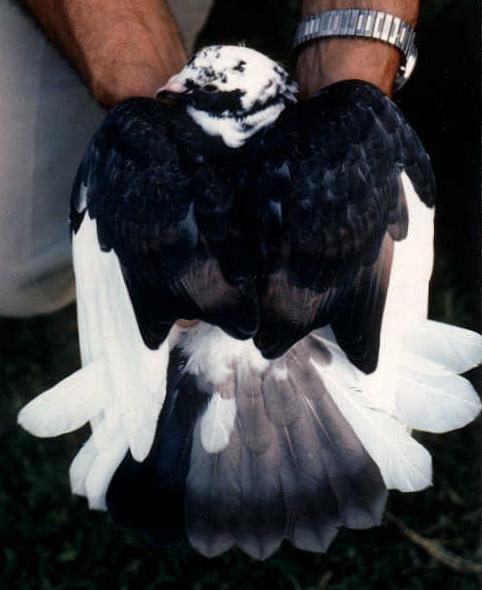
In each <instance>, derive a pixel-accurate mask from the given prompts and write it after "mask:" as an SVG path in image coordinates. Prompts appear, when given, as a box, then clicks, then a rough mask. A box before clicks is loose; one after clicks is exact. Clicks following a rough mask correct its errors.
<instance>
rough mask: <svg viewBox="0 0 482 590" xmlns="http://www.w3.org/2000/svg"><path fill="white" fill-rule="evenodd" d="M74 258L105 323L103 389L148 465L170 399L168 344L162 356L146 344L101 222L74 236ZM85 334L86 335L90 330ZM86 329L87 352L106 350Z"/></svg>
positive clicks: (88, 298) (87, 300) (87, 298)
mask: <svg viewBox="0 0 482 590" xmlns="http://www.w3.org/2000/svg"><path fill="white" fill-rule="evenodd" d="M73 252H74V265H75V269H76V272H77V269H79V275H78V276H77V291H78V293H79V294H80V299H81V301H82V305H83V306H84V305H85V308H87V309H89V310H90V309H92V310H96V315H97V318H98V319H99V323H98V325H97V327H96V329H97V331H98V332H100V337H101V341H102V345H101V346H102V348H103V351H104V354H105V357H106V368H107V379H104V381H103V383H102V387H103V389H104V390H105V391H109V392H110V394H111V396H113V399H114V400H115V404H116V405H117V407H118V411H119V414H120V416H121V417H122V421H123V424H124V429H125V432H126V435H127V439H128V441H129V447H130V449H131V452H132V454H133V456H134V458H135V459H137V460H138V461H142V460H143V459H144V458H145V457H146V456H147V454H148V452H149V449H150V448H151V445H152V441H153V439H154V434H155V429H156V423H157V418H158V416H159V413H160V411H161V408H162V404H163V401H164V397H165V393H166V375H167V363H168V358H169V348H168V343H167V342H166V341H165V342H164V343H162V344H161V346H160V347H159V348H158V349H157V350H149V349H148V348H147V346H146V345H145V344H144V342H143V340H142V338H141V335H140V332H139V327H138V325H137V321H136V318H135V314H134V310H133V308H132V303H131V301H130V298H129V294H128V292H127V288H126V286H125V283H124V279H123V275H122V271H121V268H120V265H119V262H118V259H117V257H116V255H115V253H114V252H113V251H110V252H102V251H101V250H100V247H99V244H98V241H97V228H96V222H95V220H93V219H90V218H89V216H88V215H86V216H85V217H84V220H83V221H82V223H81V225H80V228H79V230H78V231H77V233H76V234H75V235H74V238H73ZM87 269H88V270H87ZM86 270H87V273H86ZM89 279H90V280H89ZM93 315H94V314H93ZM79 328H80V331H81V333H83V332H84V325H83V324H80V325H79ZM85 329H86V330H88V336H87V337H84V336H82V339H84V338H85V340H88V339H89V338H92V339H93V340H94V345H93V346H87V348H88V349H89V350H90V351H92V350H93V349H94V348H100V346H99V344H98V343H97V342H96V340H97V339H98V338H99V337H98V336H95V331H96V330H94V329H92V326H91V325H87V326H85ZM91 335H92V336H91ZM85 340H84V341H85ZM84 348H85V346H84ZM90 354H92V352H90Z"/></svg>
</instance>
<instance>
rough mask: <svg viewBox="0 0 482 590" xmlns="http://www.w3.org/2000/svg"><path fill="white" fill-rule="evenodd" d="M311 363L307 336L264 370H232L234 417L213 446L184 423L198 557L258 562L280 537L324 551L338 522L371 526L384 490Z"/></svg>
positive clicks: (325, 359) (189, 509) (190, 522)
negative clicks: (236, 551) (239, 555)
mask: <svg viewBox="0 0 482 590" xmlns="http://www.w3.org/2000/svg"><path fill="white" fill-rule="evenodd" d="M313 362H315V363H318V364H320V363H329V362H330V353H329V351H328V350H327V349H326V348H325V347H324V345H323V344H322V342H321V341H320V340H319V339H318V338H317V337H315V336H313V335H308V336H307V337H305V338H304V339H303V340H301V341H300V342H298V343H297V344H296V345H295V346H293V347H292V348H291V349H290V350H289V351H288V352H287V353H286V354H285V355H283V356H282V357H281V358H279V359H276V360H275V361H272V362H271V363H270V365H269V367H268V369H267V370H266V371H265V372H264V373H261V374H260V373H255V372H254V371H253V372H251V371H249V370H247V369H246V368H245V365H243V367H244V368H241V367H237V368H236V369H235V375H234V380H233V383H232V388H233V390H234V395H235V400H236V406H237V416H236V420H235V425H234V429H233V431H232V433H231V437H230V440H229V443H228V445H227V446H226V447H225V448H224V449H223V450H221V451H219V452H217V453H209V452H208V451H206V450H205V449H204V447H203V445H202V442H201V434H200V418H199V417H198V419H197V424H196V425H195V427H194V430H193V438H192V447H191V457H190V464H189V470H188V474H187V479H186V488H185V519H186V520H185V524H186V532H187V536H188V538H189V540H190V542H191V544H192V545H193V546H194V547H195V548H196V549H197V550H198V551H199V552H200V553H202V554H203V555H206V556H209V557H212V556H216V555H219V554H221V553H223V552H225V551H226V550H228V549H229V548H231V547H233V546H238V547H240V548H241V549H242V550H243V551H245V552H246V553H247V554H248V555H250V556H252V557H254V558H257V559H265V558H267V557H269V556H270V555H271V554H272V553H273V552H274V551H276V549H277V548H278V547H279V546H280V544H281V542H282V540H283V539H288V540H289V541H290V542H291V543H292V544H293V545H295V546H296V547H298V548H300V549H305V550H308V551H314V552H325V551H326V549H327V548H328V546H329V545H330V543H331V541H332V540H333V538H334V537H335V535H336V533H337V531H338V529H339V528H340V527H342V526H344V527H348V528H353V529H363V528H369V527H372V526H376V525H378V524H380V522H381V519H382V516H383V510H384V506H385V502H386V496H387V490H386V488H385V486H384V484H383V480H382V477H381V475H380V472H379V469H378V467H377V466H376V465H375V463H374V462H373V460H372V459H371V458H370V456H369V455H368V453H367V452H366V450H365V449H364V448H363V446H362V444H361V442H360V441H359V439H358V438H357V437H356V435H355V433H354V432H353V430H352V428H351V426H350V425H349V424H348V422H347V421H346V419H345V418H344V417H343V415H342V414H341V412H340V410H339V409H338V407H337V406H336V405H335V403H334V401H333V400H332V398H331V396H330V395H329V393H328V392H327V390H326V388H325V387H324V384H323V381H322V379H321V377H320V375H319V373H318V372H317V371H316V369H315V367H314V365H313Z"/></svg>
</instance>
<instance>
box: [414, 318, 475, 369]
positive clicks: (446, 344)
mask: <svg viewBox="0 0 482 590" xmlns="http://www.w3.org/2000/svg"><path fill="white" fill-rule="evenodd" d="M404 346H405V348H406V349H407V350H409V351H410V352H412V353H413V354H416V355H418V356H421V357H424V358H426V359H428V360H431V361H433V362H434V363H437V364H439V365H440V366H442V367H445V368H446V369H448V370H449V371H452V372H454V373H458V374H461V373H465V371H468V370H469V369H472V368H473V367H476V366H477V365H479V364H480V363H481V362H482V336H481V335H480V334H477V333H476V332H472V331H471V330H466V329H464V328H459V327H457V326H449V325H448V324H443V323H441V322H435V321H433V320H427V321H425V322H423V323H419V324H417V325H416V326H414V327H413V328H411V329H410V330H408V332H407V334H406V335H405V340H404Z"/></svg>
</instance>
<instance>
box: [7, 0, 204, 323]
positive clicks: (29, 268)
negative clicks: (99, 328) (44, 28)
mask: <svg viewBox="0 0 482 590" xmlns="http://www.w3.org/2000/svg"><path fill="white" fill-rule="evenodd" d="M210 4H211V1H210V0H202V1H200V0H183V1H181V2H179V1H178V0H172V2H171V5H172V8H173V11H174V13H175V15H176V17H177V19H178V22H179V26H180V28H181V31H182V32H183V33H184V36H185V39H186V43H187V46H188V47H190V46H191V44H192V41H193V39H194V36H195V34H196V31H197V30H198V28H199V27H200V26H201V24H202V22H203V20H204V19H205V17H206V14H207V12H208V9H209V6H210ZM103 116H104V112H103V111H102V109H101V108H100V107H99V106H98V105H97V104H96V103H95V102H94V100H93V99H92V98H91V97H90V95H89V93H88V91H87V89H86V87H85V86H84V85H83V83H82V82H81V81H80V78H79V77H78V76H77V74H76V73H75V72H74V71H73V69H72V68H71V67H70V65H69V64H68V63H67V62H66V61H65V60H64V59H63V58H62V57H61V56H60V54H59V53H58V52H57V50H56V49H54V48H53V47H52V46H51V45H50V43H49V42H48V41H47V40H46V39H45V37H44V36H43V34H42V33H41V32H40V30H39V29H38V28H37V26H36V25H35V23H34V22H33V20H32V19H31V17H30V16H29V15H28V14H27V13H26V12H25V11H24V10H23V9H22V8H20V7H19V5H18V4H17V2H15V1H13V0H2V2H0V315H6V316H16V317H25V316H31V315H35V314H40V313H48V312H51V311H55V310H57V309H59V308H61V307H62V306H64V305H66V304H67V303H69V302H70V301H72V299H73V297H74V288H73V274H72V269H71V252H70V235H69V227H68V210H69V199H70V191H71V186H72V182H73V179H74V176H75V172H76V169H77V166H78V165H79V162H80V159H81V157H82V153H83V151H84V150H85V147H86V145H87V142H88V141H89V139H90V137H91V136H92V134H93V133H94V131H95V129H96V127H97V126H98V125H99V123H100V121H101V120H102V117H103Z"/></svg>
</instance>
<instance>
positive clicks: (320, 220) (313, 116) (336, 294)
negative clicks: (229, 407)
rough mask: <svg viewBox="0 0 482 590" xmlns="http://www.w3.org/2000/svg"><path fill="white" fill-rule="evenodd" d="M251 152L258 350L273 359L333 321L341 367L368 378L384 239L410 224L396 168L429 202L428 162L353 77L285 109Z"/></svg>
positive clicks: (374, 94)
mask: <svg viewBox="0 0 482 590" xmlns="http://www.w3.org/2000/svg"><path fill="white" fill-rule="evenodd" d="M260 149H261V152H262V153H264V154H266V157H265V159H264V161H263V163H262V165H261V166H260V168H259V170H258V174H257V177H256V180H255V181H254V186H253V189H252V192H253V194H254V195H255V197H254V198H255V199H256V207H257V213H258V214H257V221H256V223H257V224H258V226H257V234H258V236H259V241H258V248H259V250H260V253H261V255H260V259H261V260H262V261H263V271H264V272H263V273H259V274H260V276H261V277H262V278H261V279H260V280H259V283H258V289H259V293H260V306H261V318H262V319H261V323H260V329H259V331H258V333H257V336H256V338H255V343H256V344H257V346H258V347H259V349H260V350H261V351H262V353H263V354H264V355H265V356H267V357H269V358H273V357H276V356H279V355H280V354H282V353H283V352H284V351H285V350H286V349H287V348H289V346H291V345H292V344H293V343H294V342H296V341H297V340H299V339H300V338H301V337H302V336H304V335H305V334H307V333H309V332H310V331H311V330H312V329H314V328H316V327H320V326H323V325H326V324H331V325H332V328H333V331H334V333H335V335H336V338H337V341H338V342H339V344H340V345H341V346H342V347H343V349H344V350H345V352H346V353H347V355H348V357H349V358H350V360H351V361H352V362H353V363H354V364H355V365H356V366H358V367H359V368H361V369H362V370H363V371H365V372H371V371H373V370H374V369H375V368H376V365H377V358H378V348H379V333H380V326H381V321H382V316H383V310H384V304H385V298H386V290H387V286H388V283H389V278H390V270H391V260H392V255H393V244H394V241H397V240H403V239H404V238H405V236H406V233H407V227H408V216H407V208H406V200H405V194H404V187H403V183H402V173H403V172H404V171H405V172H406V173H407V175H408V176H409V177H410V178H411V180H412V182H413V184H414V186H415V188H416V190H417V192H418V195H419V197H420V198H421V199H422V200H423V201H424V202H425V203H426V204H427V205H429V206H431V205H432V200H433V193H434V181H433V175H432V171H431V166H430V162H429V159H428V156H427V155H426V153H425V151H424V149H423V147H422V145H421V143H420V141H419V140H418V138H417V136H416V135H415V133H414V131H413V130H412V129H411V127H410V126H409V125H408V123H407V122H406V121H405V119H404V118H403V116H402V114H401V113H400V111H399V110H398V109H397V107H396V106H395V105H394V104H393V103H392V102H391V101H390V100H389V99H388V98H386V97H385V96H384V95H383V94H382V93H381V92H380V91H379V90H378V89H376V88H375V87H372V86H371V85H369V84H366V83H364V82H358V81H348V82H342V83H339V84H336V85H333V86H331V87H328V88H326V89H325V90H323V91H321V92H320V93H319V94H318V95H317V96H316V97H314V98H312V99H310V100H308V101H305V102H302V103H298V104H297V105H295V106H292V107H288V108H287V109H286V111H285V113H283V114H282V115H281V117H280V119H279V121H278V123H277V124H276V125H275V126H274V127H273V128H272V129H271V130H270V131H269V132H268V133H267V134H266V135H265V137H264V139H263V145H262V147H261V148H260Z"/></svg>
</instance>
